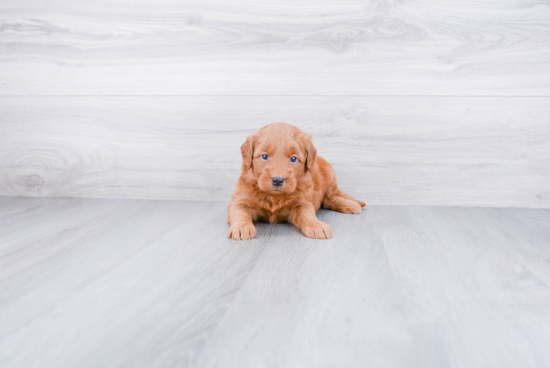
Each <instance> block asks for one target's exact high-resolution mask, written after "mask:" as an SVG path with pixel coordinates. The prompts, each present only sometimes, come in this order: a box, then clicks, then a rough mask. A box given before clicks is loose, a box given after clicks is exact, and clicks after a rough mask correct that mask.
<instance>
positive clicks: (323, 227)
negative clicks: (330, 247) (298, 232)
mask: <svg viewBox="0 0 550 368" xmlns="http://www.w3.org/2000/svg"><path fill="white" fill-rule="evenodd" d="M302 232H303V233H304V235H305V236H307V237H308V238H312V239H328V238H330V237H331V236H332V228H331V227H330V226H329V225H328V224H325V223H324V222H321V221H319V222H314V223H313V224H311V225H307V226H304V227H303V228H302Z"/></svg>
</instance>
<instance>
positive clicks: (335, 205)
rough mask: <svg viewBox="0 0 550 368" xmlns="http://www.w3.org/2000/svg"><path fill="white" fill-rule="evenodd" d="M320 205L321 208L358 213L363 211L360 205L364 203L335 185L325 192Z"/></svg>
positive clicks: (362, 205)
mask: <svg viewBox="0 0 550 368" xmlns="http://www.w3.org/2000/svg"><path fill="white" fill-rule="evenodd" d="M322 205H323V208H326V209H329V210H333V211H338V212H342V213H354V214H358V213H361V212H363V210H362V209H361V207H364V206H365V203H363V202H361V201H358V200H357V199H355V198H353V197H352V196H350V195H349V194H346V193H344V192H342V191H341V190H340V188H338V187H337V186H336V185H335V186H334V187H333V188H331V189H329V190H328V191H327V192H326V193H325V198H324V199H323V203H322Z"/></svg>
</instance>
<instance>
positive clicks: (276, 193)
mask: <svg viewBox="0 0 550 368" xmlns="http://www.w3.org/2000/svg"><path fill="white" fill-rule="evenodd" d="M241 153H242V156H243V166H242V171H241V177H240V178H239V181H238V182H237V187H236V188H235V191H234V192H233V194H232V195H231V203H229V207H228V213H229V216H228V219H227V222H228V223H229V224H230V227H229V230H228V231H227V236H228V237H229V238H231V239H236V240H245V239H252V238H253V237H255V236H256V227H255V226H254V224H253V222H254V221H256V220H263V221H266V222H271V223H278V222H283V221H288V222H290V223H292V224H294V225H295V226H297V227H298V228H300V229H301V230H302V232H303V233H304V235H305V236H307V237H309V238H314V239H327V238H330V237H331V236H332V229H331V227H330V226H329V225H327V224H325V223H324V222H321V221H319V219H317V216H316V215H315V212H316V211H317V210H318V209H319V208H320V207H321V206H323V208H327V209H330V210H334V211H339V212H343V213H361V207H364V206H365V203H363V202H361V201H358V200H357V199H355V198H353V197H352V196H350V195H348V194H346V193H344V192H342V191H341V190H340V189H339V188H338V185H337V184H336V174H335V173H334V170H333V169H332V166H331V165H330V164H329V163H328V162H326V161H325V160H324V159H323V158H321V157H319V156H317V150H316V149H315V147H314V146H313V143H312V142H311V135H310V134H307V133H305V132H304V131H302V130H301V129H299V128H297V127H295V126H293V125H290V124H286V123H273V124H269V125H266V126H264V127H263V128H261V129H260V130H258V131H257V132H256V133H254V134H251V135H249V136H248V137H247V138H246V142H244V143H243V145H242V146H241Z"/></svg>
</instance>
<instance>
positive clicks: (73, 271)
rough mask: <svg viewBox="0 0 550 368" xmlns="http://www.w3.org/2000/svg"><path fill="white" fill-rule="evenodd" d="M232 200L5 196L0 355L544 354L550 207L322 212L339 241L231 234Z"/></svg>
mask: <svg viewBox="0 0 550 368" xmlns="http://www.w3.org/2000/svg"><path fill="white" fill-rule="evenodd" d="M226 205H227V203H216V202H207V203H206V202H205V203H201V202H183V201H137V200H98V199H62V198H17V199H15V198H8V197H4V198H2V197H0V211H1V213H0V262H2V264H3V265H11V266H12V268H11V269H6V268H4V267H0V325H1V326H2V328H1V329H0V365H1V366H2V367H9V368H19V367H25V368H29V367H45V366H48V367H60V368H61V367H98V366H101V367H127V366H143V367H166V366H179V367H182V366H183V367H239V368H241V367H254V368H255V367H258V366H262V367H264V366H265V367H280V366H285V367H333V366H338V367H374V366H376V367H447V366H448V367H457V368H461V367H468V368H472V367H473V368H477V367H484V368H485V367H499V368H502V367H504V368H506V367H519V366H527V365H528V366H530V367H546V366H548V365H550V352H549V351H548V349H547V347H548V346H549V345H550V334H548V331H550V268H549V267H548V264H549V259H550V251H549V249H550V248H549V247H548V245H549V244H550V210H540V209H484V208H452V207H407V206H399V207H388V206H369V207H367V208H366V211H365V212H363V214H361V215H344V214H340V213H335V212H331V211H319V213H318V215H319V218H320V219H321V220H323V221H325V222H327V223H329V224H330V225H331V226H332V227H333V229H334V236H333V238H332V239H329V240H323V241H318V240H312V239H308V238H305V237H304V236H303V235H302V234H301V233H300V231H299V230H298V229H296V228H294V227H293V226H290V225H287V224H278V225H272V224H258V237H257V238H256V239H254V240H251V241H246V242H238V241H232V240H228V239H226V238H225V233H226V230H227V224H226V223H225V216H226ZM48 213H49V214H51V216H44V214H48ZM79 220H80V221H79ZM37 225H38V226H37ZM21 228H26V229H27V231H26V232H25V234H24V235H23V236H21V237H13V236H12V235H10V234H14V233H20V232H21V231H20V230H19V229H21Z"/></svg>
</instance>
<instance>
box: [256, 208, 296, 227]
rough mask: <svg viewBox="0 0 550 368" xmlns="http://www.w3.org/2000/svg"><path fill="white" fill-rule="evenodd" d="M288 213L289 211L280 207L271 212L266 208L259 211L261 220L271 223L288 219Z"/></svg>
mask: <svg viewBox="0 0 550 368" xmlns="http://www.w3.org/2000/svg"><path fill="white" fill-rule="evenodd" d="M289 213H290V211H285V210H283V209H280V210H278V211H275V212H271V211H269V210H266V209H264V210H262V211H261V214H262V217H263V220H264V221H266V222H270V223H272V224H277V223H279V222H285V221H286V220H288V215H289Z"/></svg>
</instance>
